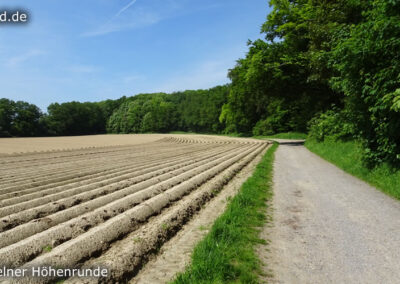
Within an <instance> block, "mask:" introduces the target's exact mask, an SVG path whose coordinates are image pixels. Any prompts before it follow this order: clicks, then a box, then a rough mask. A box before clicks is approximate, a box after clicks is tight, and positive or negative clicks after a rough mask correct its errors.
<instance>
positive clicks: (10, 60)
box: [5, 49, 44, 67]
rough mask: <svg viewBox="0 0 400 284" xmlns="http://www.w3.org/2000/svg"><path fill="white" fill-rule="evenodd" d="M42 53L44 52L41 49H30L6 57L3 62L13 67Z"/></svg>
mask: <svg viewBox="0 0 400 284" xmlns="http://www.w3.org/2000/svg"><path fill="white" fill-rule="evenodd" d="M43 54H44V52H43V51H41V50H36V49H34V50H30V51H28V52H26V53H23V54H20V55H17V56H14V57H11V58H8V59H7V60H6V62H5V65H6V66H7V67H15V66H18V65H20V64H22V63H24V62H26V61H28V60H30V59H32V58H34V57H36V56H39V55H43Z"/></svg>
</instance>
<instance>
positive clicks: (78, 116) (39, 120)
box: [0, 85, 229, 137]
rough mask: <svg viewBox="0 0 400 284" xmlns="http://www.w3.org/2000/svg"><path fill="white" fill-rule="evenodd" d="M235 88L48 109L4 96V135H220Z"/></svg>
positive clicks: (0, 108)
mask: <svg viewBox="0 0 400 284" xmlns="http://www.w3.org/2000/svg"><path fill="white" fill-rule="evenodd" d="M228 93H229V86H228V85H225V86H217V87H214V88H211V89H208V90H188V91H183V92H175V93H172V94H165V93H155V94H139V95H136V96H133V97H122V98H120V99H118V100H106V101H101V102H84V103H81V102H67V103H61V104H59V103H53V104H51V105H49V106H48V108H47V113H43V112H42V111H41V110H40V109H39V108H38V107H37V106H35V105H33V104H29V103H26V102H21V101H18V102H14V101H12V100H8V99H1V100H0V137H28V136H68V135H89V134H103V133H148V132H162V133H166V132H171V131H190V132H201V133H220V132H221V131H222V130H223V129H224V125H223V124H222V123H220V122H219V115H220V110H221V108H222V105H223V104H224V103H226V100H227V96H228Z"/></svg>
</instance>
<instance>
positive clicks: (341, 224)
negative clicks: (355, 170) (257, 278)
mask: <svg viewBox="0 0 400 284" xmlns="http://www.w3.org/2000/svg"><path fill="white" fill-rule="evenodd" d="M274 173H275V174H274V191H275V196H274V206H273V207H274V212H273V216H274V225H273V227H272V228H267V229H266V231H265V232H264V234H266V235H265V237H266V238H269V239H270V240H271V244H270V246H269V248H270V253H269V254H265V253H264V257H265V258H266V259H265V262H266V263H268V264H269V267H268V268H269V269H271V270H272V273H273V275H274V279H275V280H274V281H271V282H273V283H400V202H399V201H396V200H393V199H391V198H390V197H388V196H386V195H384V194H383V193H381V192H379V191H378V190H376V189H374V188H373V187H371V186H369V185H367V184H366V183H364V182H362V181H360V180H358V179H356V178H354V177H352V176H350V175H348V174H346V173H344V172H343V171H342V170H340V169H338V168H337V167H335V166H333V165H332V164H330V163H328V162H326V161H324V160H323V159H321V158H319V157H318V156H316V155H315V154H313V153H311V152H310V151H308V150H307V149H306V148H305V147H304V146H301V145H288V144H281V145H280V146H279V148H278V150H277V152H276V161H275V169H274ZM264 252H265V250H264Z"/></svg>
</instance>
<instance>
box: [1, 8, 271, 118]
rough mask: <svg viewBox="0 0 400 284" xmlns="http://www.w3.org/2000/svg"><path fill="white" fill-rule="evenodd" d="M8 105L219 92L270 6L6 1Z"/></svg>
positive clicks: (4, 42) (3, 90) (3, 82)
mask: <svg viewBox="0 0 400 284" xmlns="http://www.w3.org/2000/svg"><path fill="white" fill-rule="evenodd" d="M16 7H20V8H24V9H26V10H28V11H29V13H30V16H29V17H30V22H29V24H26V25H12V26H10V25H6V26H5V25H1V26H0V97H6V98H9V99H13V100H24V101H28V102H30V103H34V104H36V105H38V106H39V107H40V108H41V109H42V110H44V111H45V110H46V108H47V106H48V105H49V104H50V103H52V102H66V101H72V100H76V101H100V100H104V99H116V98H119V97H121V96H123V95H126V96H131V95H135V94H138V93H149V92H173V91H179V90H185V89H198V88H210V87H213V86H215V85H218V84H224V83H227V82H229V80H228V79H227V70H228V69H229V68H232V67H233V66H234V65H235V61H236V60H237V59H238V58H240V57H243V56H244V55H245V52H246V50H247V46H246V42H247V40H248V39H251V40H255V39H257V38H260V37H262V35H260V27H261V24H262V23H263V22H264V21H265V18H266V15H267V13H268V9H269V7H268V1H267V0H245V1H243V0H136V1H132V0H63V1H62V0H34V1H32V0H31V1H27V0H26V1H19V0H0V10H3V9H4V8H9V9H12V8H16Z"/></svg>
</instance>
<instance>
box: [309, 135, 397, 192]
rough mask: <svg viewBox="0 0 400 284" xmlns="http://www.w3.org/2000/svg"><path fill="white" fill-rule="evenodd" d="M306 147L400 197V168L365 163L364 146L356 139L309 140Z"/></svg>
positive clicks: (352, 173) (384, 190)
mask: <svg viewBox="0 0 400 284" xmlns="http://www.w3.org/2000/svg"><path fill="white" fill-rule="evenodd" d="M305 145H306V147H307V148H308V149H309V150H310V151H312V152H314V153H316V154H317V155H319V156H321V157H322V158H324V159H325V160H328V161H329V162H331V163H333V164H335V165H336V166H338V167H339V168H341V169H343V170H344V171H346V172H348V173H350V174H351V175H353V176H356V177H358V178H360V179H362V180H364V181H366V182H367V183H369V184H371V185H373V186H375V187H377V188H378V189H380V190H382V191H383V192H385V193H387V194H388V195H390V196H392V197H394V198H396V199H400V170H398V169H394V168H393V167H391V166H390V165H389V164H387V163H382V164H380V165H378V166H376V167H374V168H373V169H370V168H368V167H366V166H365V164H364V163H363V147H362V145H361V143H359V142H356V141H347V142H343V141H333V140H329V139H327V140H326V141H324V142H316V141H314V140H307V141H306V143H305Z"/></svg>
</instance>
